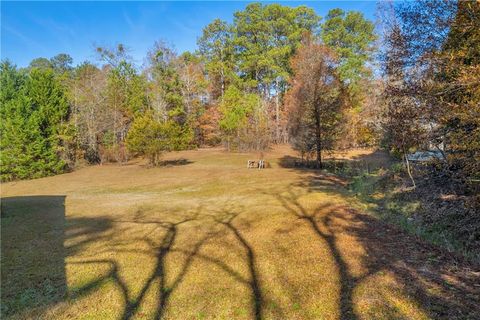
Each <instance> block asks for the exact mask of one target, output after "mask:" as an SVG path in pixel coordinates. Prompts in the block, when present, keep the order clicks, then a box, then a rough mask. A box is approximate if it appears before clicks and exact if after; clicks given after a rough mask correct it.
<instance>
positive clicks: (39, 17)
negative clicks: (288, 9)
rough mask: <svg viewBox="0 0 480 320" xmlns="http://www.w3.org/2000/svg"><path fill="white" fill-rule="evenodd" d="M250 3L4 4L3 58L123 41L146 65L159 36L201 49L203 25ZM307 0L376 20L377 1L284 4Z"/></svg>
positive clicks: (85, 53)
mask: <svg viewBox="0 0 480 320" xmlns="http://www.w3.org/2000/svg"><path fill="white" fill-rule="evenodd" d="M248 3H249V2H243V1H242V2H240V1H223V2H221V1H216V2H215V1H212V2H201V1H196V2H187V1H178V2H113V1H110V2H5V1H2V2H1V58H2V59H6V58H8V59H9V60H11V61H12V62H14V63H15V64H17V65H18V66H19V67H24V66H27V65H28V63H29V62H30V61H31V60H32V59H34V58H37V57H46V58H50V57H52V56H54V55H56V54H58V53H68V54H70V55H71V56H72V57H73V59H74V64H78V63H81V62H83V61H85V60H91V61H95V55H94V53H93V48H94V47H95V46H96V45H102V46H112V45H114V44H116V43H123V44H125V45H126V46H127V47H128V48H129V49H130V55H131V56H132V57H133V58H134V61H135V63H137V64H141V63H142V62H143V59H144V57H145V55H146V52H147V51H148V50H149V49H150V48H151V47H152V46H153V43H154V42H155V41H156V40H159V39H163V40H165V41H167V42H168V43H170V44H172V45H174V47H175V48H176V49H177V51H178V52H183V51H185V50H191V51H194V50H195V49H196V41H197V38H198V37H199V36H200V35H201V32H202V28H203V27H204V26H206V25H207V24H208V23H210V22H211V21H212V20H213V19H215V18H220V19H223V20H226V21H229V22H231V21H232V19H233V13H234V12H235V11H238V10H242V9H243V8H245V6H246V5H247V4H248ZM280 3H282V4H284V5H289V6H298V5H301V4H305V5H307V6H309V7H311V8H313V9H315V11H316V12H317V14H319V15H320V16H325V15H326V13H327V12H328V10H330V9H332V8H337V7H340V8H343V9H345V10H357V11H361V12H363V13H364V15H365V16H366V17H367V18H369V19H371V20H375V9H376V2H375V1H316V2H308V1H307V2H300V1H295V2H288V1H282V2H280Z"/></svg>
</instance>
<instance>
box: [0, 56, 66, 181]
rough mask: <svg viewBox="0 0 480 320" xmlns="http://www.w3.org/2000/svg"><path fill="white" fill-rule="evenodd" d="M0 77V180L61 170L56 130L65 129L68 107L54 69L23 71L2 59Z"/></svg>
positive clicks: (62, 130)
mask: <svg viewBox="0 0 480 320" xmlns="http://www.w3.org/2000/svg"><path fill="white" fill-rule="evenodd" d="M0 78H1V90H0V92H1V94H0V103H1V109H0V114H1V117H2V122H1V126H0V134H1V142H0V167H1V179H2V180H3V181H8V180H15V179H27V178H38V177H43V176H47V175H53V174H57V173H60V172H62V171H64V170H65V169H66V163H65V161H64V160H63V159H62V157H61V148H62V144H63V141H62V139H61V138H60V133H61V132H64V131H65V130H64V127H65V122H66V120H67V116H68V110H69V106H68V101H67V98H66V93H65V88H64V87H63V86H62V85H61V84H60V83H59V81H58V80H57V79H56V77H55V74H54V71H53V70H52V69H48V68H41V69H40V68H32V69H31V70H30V72H29V73H28V74H24V73H23V72H21V71H18V70H17V69H16V68H15V66H13V65H11V64H10V63H8V62H3V63H2V64H1V69H0Z"/></svg>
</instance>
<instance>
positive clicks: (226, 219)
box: [213, 209, 264, 320]
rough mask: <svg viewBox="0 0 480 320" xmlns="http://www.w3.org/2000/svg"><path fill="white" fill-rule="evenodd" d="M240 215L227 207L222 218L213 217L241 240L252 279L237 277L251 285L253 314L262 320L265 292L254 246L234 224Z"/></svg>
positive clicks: (258, 319) (257, 319)
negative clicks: (263, 291) (260, 279)
mask: <svg viewBox="0 0 480 320" xmlns="http://www.w3.org/2000/svg"><path fill="white" fill-rule="evenodd" d="M238 215H239V213H238V212H235V211H233V210H229V209H225V210H224V211H223V212H222V213H221V215H220V218H217V217H215V216H213V219H214V220H215V222H217V223H219V224H221V225H223V226H224V227H226V228H227V229H228V230H229V231H231V232H232V233H233V235H234V236H235V239H237V241H238V242H240V244H241V246H242V248H243V249H244V251H245V254H246V262H247V265H248V271H249V278H250V279H249V280H247V279H244V278H243V277H241V276H240V277H238V276H237V278H238V279H241V282H242V283H244V284H247V285H248V286H249V288H250V291H251V299H252V314H253V317H254V318H255V319H256V320H260V319H262V308H263V303H264V299H263V294H262V290H261V287H260V281H259V274H258V271H257V267H256V255H255V252H254V250H253V247H252V246H251V245H250V244H249V243H248V241H247V240H246V239H245V237H244V236H243V235H242V233H241V232H240V230H239V229H238V228H237V227H235V225H234V224H233V220H234V219H235V218H236V217H237V216H238ZM229 273H231V272H229Z"/></svg>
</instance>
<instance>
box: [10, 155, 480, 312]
mask: <svg viewBox="0 0 480 320" xmlns="http://www.w3.org/2000/svg"><path fill="white" fill-rule="evenodd" d="M285 155H288V156H292V155H291V151H290V150H289V149H287V148H280V149H277V150H272V151H271V152H270V153H269V154H267V155H265V157H266V159H267V160H268V161H270V162H271V163H272V168H271V169H265V170H247V169H246V168H245V162H246V160H247V159H250V158H255V156H256V155H255V154H226V153H224V152H221V151H219V150H200V151H196V152H182V153H179V154H172V155H171V157H172V159H168V158H167V159H165V160H166V161H170V160H175V159H178V157H179V156H181V158H183V159H188V161H189V162H188V165H184V166H175V165H174V166H167V167H162V168H153V169H147V168H145V167H143V166H142V165H141V164H138V165H129V166H123V167H117V166H103V167H100V166H99V167H91V168H86V169H84V170H81V171H78V172H74V173H71V174H67V175H61V176H56V177H50V178H46V179H39V180H34V181H23V182H18V183H13V184H6V185H5V186H4V188H3V190H2V197H3V198H2V230H1V231H2V297H1V298H2V318H11V319H72V318H74V319H441V318H444V319H476V318H478V317H479V316H480V314H479V310H478V308H477V306H478V304H479V303H480V298H479V294H478V293H479V289H480V288H479V287H477V286H476V284H478V280H479V277H480V274H479V273H478V270H475V269H474V266H472V265H469V264H467V263H465V262H461V261H460V262H459V261H457V260H455V259H454V258H453V257H450V256H448V255H445V254H444V253H443V252H442V251H440V250H438V249H436V248H432V247H429V246H427V245H425V244H423V243H421V242H419V241H418V240H417V239H416V238H414V237H411V236H408V235H406V234H404V233H403V232H402V231H399V230H398V229H395V228H394V227H391V226H390V225H387V224H385V223H384V222H381V221H379V220H377V219H375V218H374V217H372V216H371V215H368V214H365V213H363V212H362V210H360V209H359V205H357V203H354V202H353V200H352V199H353V198H352V197H351V196H350V195H349V193H348V190H347V189H346V186H347V185H348V183H349V181H347V180H345V179H342V178H341V177H339V176H334V175H329V174H325V173H322V172H318V171H313V170H299V169H290V168H284V167H282V161H283V160H282V159H284V157H285ZM352 157H353V156H352ZM96 191H101V192H100V193H97V192H96ZM39 195H41V196H39ZM59 195H60V196H59ZM46 279H48V280H46ZM45 281H46V282H45ZM45 283H53V285H52V286H51V287H49V286H48V285H45ZM32 288H33V289H34V290H36V291H35V292H36V293H35V294H34V295H33V294H31V292H32ZM49 288H50V289H49ZM29 292H30V293H29ZM29 295H31V297H30V298H27V299H25V298H22V297H24V296H29ZM5 306H7V307H5Z"/></svg>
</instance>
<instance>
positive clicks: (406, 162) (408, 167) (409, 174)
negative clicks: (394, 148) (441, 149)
mask: <svg viewBox="0 0 480 320" xmlns="http://www.w3.org/2000/svg"><path fill="white" fill-rule="evenodd" d="M403 155H404V157H405V164H406V165H407V173H408V176H409V177H410V180H412V184H413V188H416V187H417V186H416V184H415V180H414V179H413V176H412V171H411V170H410V161H408V157H407V152H405V151H404V152H403Z"/></svg>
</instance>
